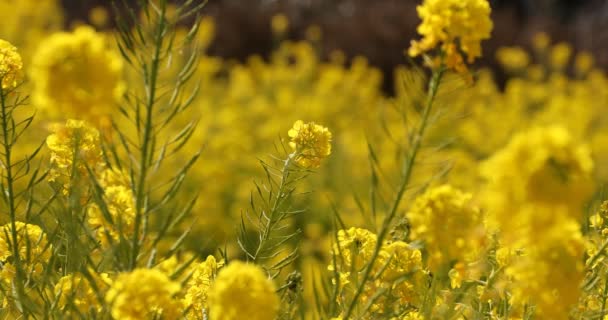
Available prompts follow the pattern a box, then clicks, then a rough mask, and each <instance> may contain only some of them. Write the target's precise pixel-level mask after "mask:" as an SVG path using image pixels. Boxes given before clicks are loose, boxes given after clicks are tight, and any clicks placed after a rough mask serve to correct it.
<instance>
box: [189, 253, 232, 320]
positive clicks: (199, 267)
mask: <svg viewBox="0 0 608 320" xmlns="http://www.w3.org/2000/svg"><path fill="white" fill-rule="evenodd" d="M222 265H223V263H222V262H220V263H218V262H217V261H216V260H215V257H213V256H208V257H207V260H205V261H204V262H201V263H198V264H196V265H195V266H194V272H193V274H192V277H191V278H190V280H188V283H187V284H186V297H185V298H184V304H185V306H186V307H190V311H189V316H190V317H189V318H188V319H204V317H203V314H205V313H206V312H207V298H208V295H209V288H210V287H211V284H212V282H213V280H214V279H215V276H216V274H217V269H218V268H220V267H221V266H222Z"/></svg>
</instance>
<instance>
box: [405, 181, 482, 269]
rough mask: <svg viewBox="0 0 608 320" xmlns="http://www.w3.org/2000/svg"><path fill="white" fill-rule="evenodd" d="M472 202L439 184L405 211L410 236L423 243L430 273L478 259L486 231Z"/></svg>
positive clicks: (460, 192) (468, 194)
mask: <svg viewBox="0 0 608 320" xmlns="http://www.w3.org/2000/svg"><path fill="white" fill-rule="evenodd" d="M472 199H473V195H472V194H470V193H464V192H462V191H460V190H458V189H456V188H454V187H452V186H450V185H442V186H439V187H435V188H431V189H429V190H427V191H426V192H425V193H424V194H422V195H420V196H419V197H418V198H416V200H415V201H414V203H413V204H412V207H411V208H410V210H409V211H408V212H407V214H406V216H407V219H408V221H409V223H410V225H411V234H410V237H411V239H412V240H418V241H423V242H424V243H425V248H426V251H427V252H428V255H429V261H428V264H429V268H431V270H434V271H437V269H438V268H439V267H440V266H445V265H450V264H451V263H453V262H455V261H456V262H467V263H468V262H473V261H475V260H476V259H478V258H479V257H480V255H481V253H482V252H481V251H482V250H483V242H484V240H485V230H484V228H483V220H482V217H481V213H480V210H479V208H477V207H475V206H474V205H473V204H472Z"/></svg>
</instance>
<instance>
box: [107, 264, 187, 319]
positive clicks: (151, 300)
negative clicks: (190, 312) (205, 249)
mask: <svg viewBox="0 0 608 320" xmlns="http://www.w3.org/2000/svg"><path fill="white" fill-rule="evenodd" d="M179 291H180V285H179V284H178V283H176V282H173V281H171V279H169V277H168V276H167V275H166V274H164V273H163V272H162V271H160V270H155V269H135V270H133V271H131V272H128V273H123V274H120V275H119V276H118V277H117V278H116V280H114V282H113V283H112V286H111V287H110V289H109V290H108V292H107V294H106V296H105V301H106V303H108V305H109V306H110V308H111V313H112V317H113V318H114V319H125V320H141V319H156V318H158V317H160V318H163V319H178V318H179V316H180V315H181V305H180V303H179V301H178V300H177V299H175V297H174V296H175V295H176V294H177V293H178V292H179Z"/></svg>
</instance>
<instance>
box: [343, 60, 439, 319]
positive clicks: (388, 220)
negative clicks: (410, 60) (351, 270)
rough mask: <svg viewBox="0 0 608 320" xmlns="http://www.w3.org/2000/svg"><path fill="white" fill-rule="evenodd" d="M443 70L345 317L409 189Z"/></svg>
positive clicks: (431, 88)
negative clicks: (391, 203)
mask: <svg viewBox="0 0 608 320" xmlns="http://www.w3.org/2000/svg"><path fill="white" fill-rule="evenodd" d="M443 72H444V70H443V69H438V70H434V71H433V74H432V76H431V79H430V82H429V88H428V93H427V100H426V103H425V106H424V110H423V112H422V118H421V120H420V125H419V127H418V129H417V130H416V132H415V133H414V136H413V137H412V145H411V147H410V149H409V152H408V154H407V158H406V159H405V161H404V166H403V176H402V179H401V183H400V185H399V190H398V191H397V196H396V197H395V200H394V202H393V205H392V206H391V209H390V211H389V212H388V215H387V216H386V217H385V218H384V221H383V223H382V228H381V229H380V232H379V233H378V237H377V242H376V246H375V248H374V252H373V254H372V256H371V258H370V260H369V262H368V263H367V266H366V267H365V271H364V273H363V277H362V278H361V281H360V282H359V284H358V286H357V290H356V291H355V295H354V296H353V299H352V301H351V302H350V304H349V306H348V309H347V310H346V313H345V315H344V319H348V318H349V317H350V315H351V314H352V313H353V310H354V308H355V306H356V304H357V301H358V300H359V297H360V296H361V294H362V293H363V289H364V287H365V283H366V282H367V280H368V279H369V277H370V275H371V272H372V268H373V265H374V263H375V261H376V259H377V258H378V254H379V253H380V250H381V249H382V243H383V242H384V239H385V238H386V236H387V235H388V232H389V229H390V226H391V224H392V223H393V220H394V218H395V216H396V214H397V210H398V208H399V205H400V204H401V200H402V199H403V195H404V194H405V191H406V190H407V187H408V186H409V182H410V178H411V176H412V172H413V167H414V164H415V163H416V158H417V157H418V152H419V151H420V147H421V145H422V139H423V137H424V134H425V132H426V129H427V126H428V122H429V117H430V114H431V109H432V107H433V102H434V101H435V97H436V95H437V90H438V89H439V83H440V82H441V77H442V75H443Z"/></svg>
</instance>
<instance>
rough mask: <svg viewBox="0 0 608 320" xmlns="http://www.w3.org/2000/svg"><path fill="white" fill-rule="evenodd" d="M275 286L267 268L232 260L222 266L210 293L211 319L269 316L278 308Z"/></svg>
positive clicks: (261, 319) (255, 319)
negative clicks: (265, 269)
mask: <svg viewBox="0 0 608 320" xmlns="http://www.w3.org/2000/svg"><path fill="white" fill-rule="evenodd" d="M275 291H276V288H275V285H274V283H273V282H272V280H270V279H269V278H268V277H267V276H266V275H265V274H264V271H263V270H262V269H261V268H260V267H258V266H256V265H252V264H247V263H244V262H240V261H233V262H231V263H230V264H229V265H228V266H226V267H224V268H223V269H222V270H220V272H219V274H218V276H217V278H216V279H215V282H214V283H213V285H212V286H211V290H210V291H209V294H208V299H209V300H208V303H209V314H210V316H209V319H210V320H237V319H243V318H246V319H249V320H268V319H274V318H275V317H276V316H277V314H278V311H279V297H278V296H277V294H276V293H275Z"/></svg>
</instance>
